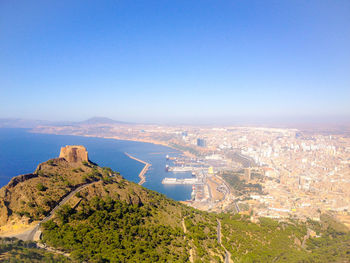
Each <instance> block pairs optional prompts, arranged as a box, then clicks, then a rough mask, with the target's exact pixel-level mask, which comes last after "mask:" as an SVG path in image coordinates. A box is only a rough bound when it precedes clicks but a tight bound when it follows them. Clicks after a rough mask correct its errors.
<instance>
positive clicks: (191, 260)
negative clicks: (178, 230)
mask: <svg viewBox="0 0 350 263" xmlns="http://www.w3.org/2000/svg"><path fill="white" fill-rule="evenodd" d="M181 223H182V228H183V230H184V233H185V234H186V233H187V228H186V224H185V218H182V221H181ZM184 239H186V236H184ZM193 258H194V256H193V249H192V247H191V248H190V259H189V260H190V262H191V263H193V261H194V260H193Z"/></svg>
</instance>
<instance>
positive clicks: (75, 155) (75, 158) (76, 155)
mask: <svg viewBox="0 0 350 263" xmlns="http://www.w3.org/2000/svg"><path fill="white" fill-rule="evenodd" d="M60 158H64V159H65V160H66V161H67V162H72V163H76V162H84V161H85V162H88V161H89V158H88V152H87V150H86V148H85V147H84V146H81V145H67V146H66V147H62V148H61V152H60Z"/></svg>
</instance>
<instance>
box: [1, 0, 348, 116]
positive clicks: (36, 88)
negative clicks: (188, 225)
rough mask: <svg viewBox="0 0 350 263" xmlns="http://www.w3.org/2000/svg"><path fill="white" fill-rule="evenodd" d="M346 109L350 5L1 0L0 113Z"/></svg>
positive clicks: (331, 112) (343, 0) (317, 112)
mask: <svg viewBox="0 0 350 263" xmlns="http://www.w3.org/2000/svg"><path fill="white" fill-rule="evenodd" d="M91 116H106V117H110V118H114V119H117V120H124V121H160V122H162V121H165V120H169V119H171V120H174V121H181V120H186V121H191V120H207V121H208V122H210V121H211V120H214V119H216V118H218V119H222V120H226V119H227V120H231V119H234V118H236V117H238V118H245V117H247V118H275V117H279V118H298V117H318V118H333V117H339V116H340V117H345V118H346V117H348V116H350V1H349V0H336V1H335V0H329V1H322V0H316V1H305V0H300V1H280V0H275V1H261V0H256V1H247V0H240V1H238V0H231V1H214V0H211V1H200V0H190V1H189V0H186V1H177V0H176V1H174V0H169V1H162V0H157V1H150V0H147V1H121V0H114V1H87V0H81V1H72V0H69V1H62V0H60V1H47V0H45V1H24V0H23V1H16V0H2V1H0V118H1V117H2V118H4V117H20V118H31V119H46V120H48V119H51V120H82V119H86V118H89V117H91Z"/></svg>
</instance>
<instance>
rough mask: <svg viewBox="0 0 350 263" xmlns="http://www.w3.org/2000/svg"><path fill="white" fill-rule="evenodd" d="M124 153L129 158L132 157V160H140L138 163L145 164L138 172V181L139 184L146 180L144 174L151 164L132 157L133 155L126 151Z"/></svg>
mask: <svg viewBox="0 0 350 263" xmlns="http://www.w3.org/2000/svg"><path fill="white" fill-rule="evenodd" d="M124 154H125V155H126V156H128V157H129V158H130V159H133V160H135V161H138V162H140V163H143V164H144V165H145V166H144V167H143V169H142V170H141V172H140V174H139V177H140V182H139V183H138V184H139V185H142V184H144V183H145V182H146V176H145V174H146V173H147V171H148V169H149V168H150V167H151V166H152V165H151V164H150V163H147V162H145V161H142V160H140V159H138V158H136V157H134V156H132V155H130V154H128V153H126V152H124Z"/></svg>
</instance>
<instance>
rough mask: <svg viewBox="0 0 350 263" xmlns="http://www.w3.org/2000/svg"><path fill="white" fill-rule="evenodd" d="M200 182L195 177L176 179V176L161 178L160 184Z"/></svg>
mask: <svg viewBox="0 0 350 263" xmlns="http://www.w3.org/2000/svg"><path fill="white" fill-rule="evenodd" d="M200 183H201V182H199V181H198V179H197V178H184V179H178V178H169V177H165V178H164V179H163V180H162V184H200Z"/></svg>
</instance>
